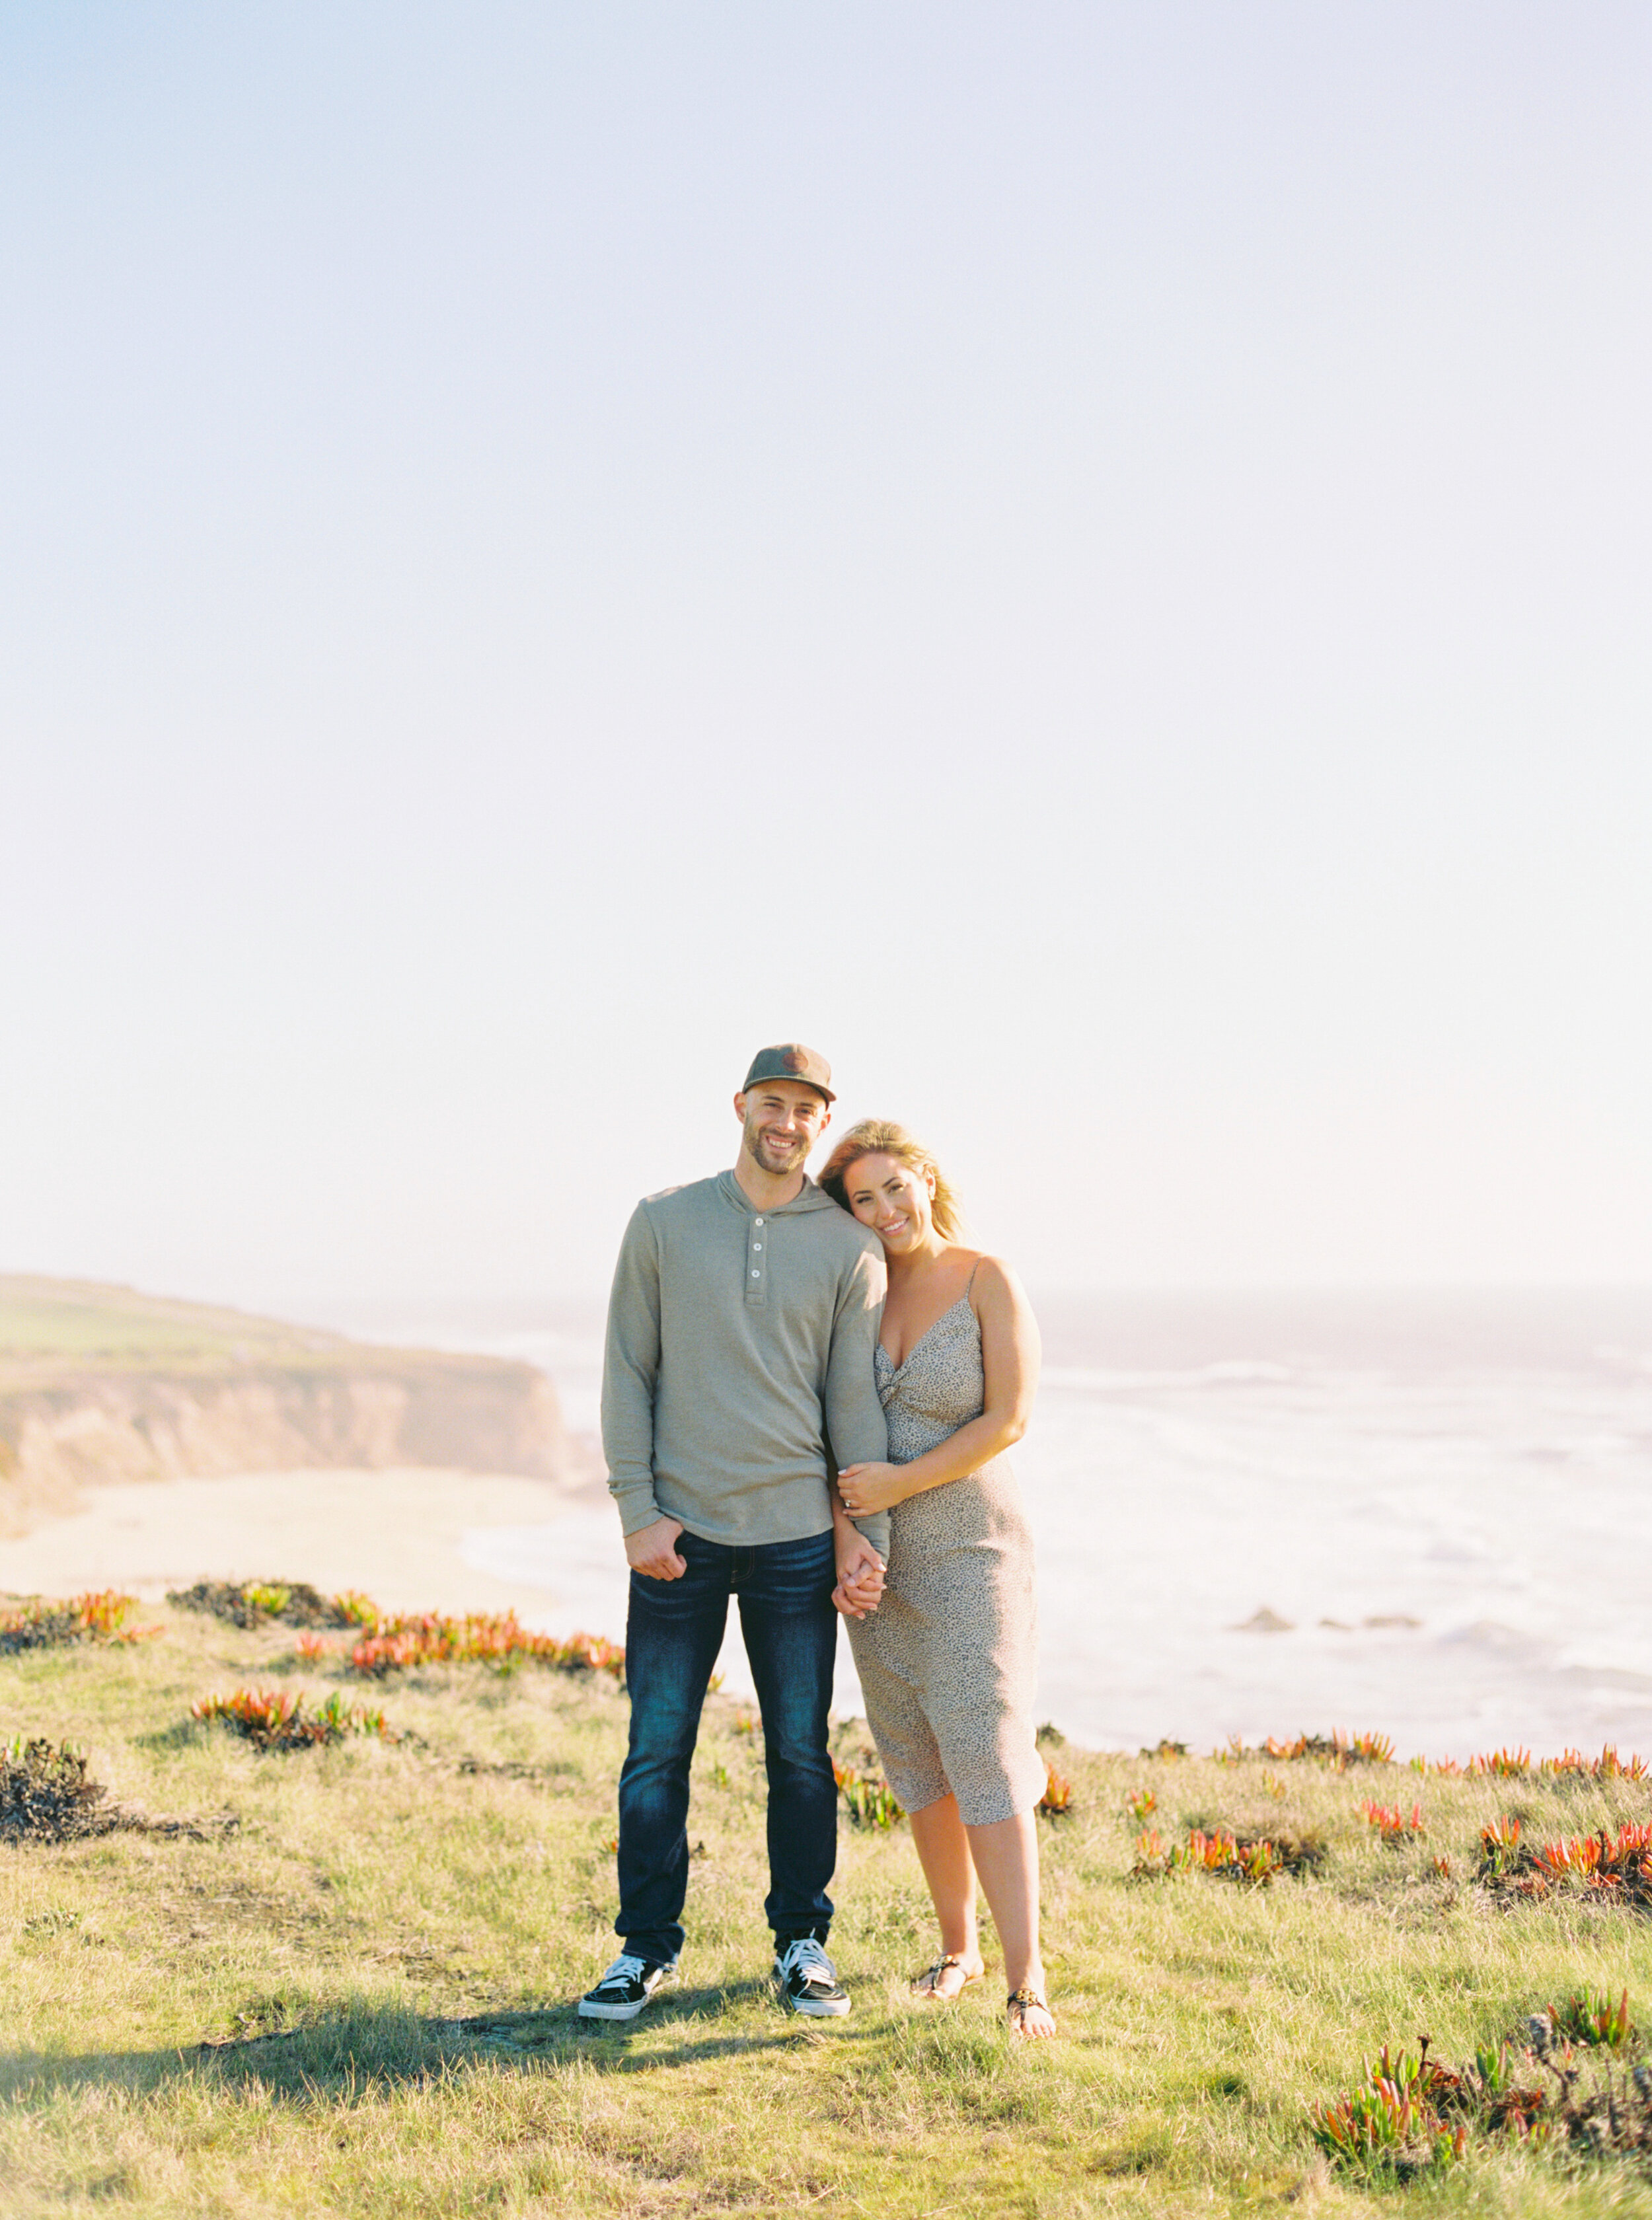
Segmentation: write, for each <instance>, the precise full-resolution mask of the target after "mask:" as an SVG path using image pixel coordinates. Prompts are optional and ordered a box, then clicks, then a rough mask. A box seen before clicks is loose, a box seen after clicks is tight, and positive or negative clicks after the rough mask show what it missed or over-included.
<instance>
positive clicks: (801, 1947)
mask: <svg viewBox="0 0 1652 2220" xmlns="http://www.w3.org/2000/svg"><path fill="white" fill-rule="evenodd" d="M781 1963H782V1965H783V1966H784V1967H785V1968H786V1970H787V1972H788V1973H793V1972H801V1974H803V1976H804V1978H805V1979H806V1980H812V1979H813V1978H814V1975H815V1974H820V1976H821V1978H822V1979H823V1980H828V1981H832V1980H836V1979H837V1975H836V1974H834V1973H833V1972H832V1961H831V1959H830V1958H828V1957H827V1955H826V1952H825V1951H824V1950H823V1949H821V1948H820V1944H819V1943H817V1942H816V1941H815V1939H814V1936H812V1935H800V1936H798V1938H797V1940H796V1942H795V1943H788V1944H787V1946H786V1952H785V1955H784V1956H783V1957H782V1960H781Z"/></svg>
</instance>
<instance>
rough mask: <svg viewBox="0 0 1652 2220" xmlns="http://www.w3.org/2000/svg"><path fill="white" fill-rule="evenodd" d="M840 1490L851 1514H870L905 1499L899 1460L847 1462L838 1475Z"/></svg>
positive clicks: (853, 1515)
mask: <svg viewBox="0 0 1652 2220" xmlns="http://www.w3.org/2000/svg"><path fill="white" fill-rule="evenodd" d="M838 1494H839V1495H841V1496H842V1498H843V1503H844V1509H845V1511H846V1512H848V1513H849V1515H850V1517H851V1518H870V1515H871V1513H872V1512H875V1511H887V1510H888V1507H889V1506H890V1505H891V1504H892V1503H899V1502H901V1500H903V1499H902V1494H901V1468H900V1466H899V1465H898V1464H851V1465H845V1468H844V1469H843V1470H842V1471H841V1472H840V1473H839V1474H838Z"/></svg>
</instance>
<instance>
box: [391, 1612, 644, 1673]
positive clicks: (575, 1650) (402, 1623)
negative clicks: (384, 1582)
mask: <svg viewBox="0 0 1652 2220" xmlns="http://www.w3.org/2000/svg"><path fill="white" fill-rule="evenodd" d="M530 1661H531V1662H534V1663H538V1664H545V1665H553V1666H556V1667H558V1668H559V1669H560V1670H561V1671H563V1672H564V1673H609V1674H613V1676H614V1679H615V1680H616V1681H619V1680H623V1679H624V1677H625V1666H626V1654H625V1651H624V1650H623V1649H621V1648H620V1645H619V1644H618V1643H614V1642H608V1641H605V1640H604V1639H603V1638H602V1636H601V1635H597V1634H570V1635H569V1636H568V1637H567V1638H566V1639H565V1640H563V1639H559V1638H558V1637H557V1636H556V1635H553V1634H535V1633H532V1632H530V1631H529V1630H528V1629H527V1627H525V1626H523V1625H522V1624H521V1622H520V1620H519V1619H518V1618H517V1616H516V1614H515V1612H514V1611H507V1612H467V1613H466V1614H465V1615H464V1617H463V1618H445V1617H444V1616H442V1615H441V1614H440V1613H439V1612H424V1613H422V1614H421V1615H420V1616H418V1617H408V1618H381V1619H378V1620H377V1621H375V1623H374V1624H373V1626H372V1630H371V1632H370V1633H368V1634H367V1635H366V1636H365V1638H364V1639H363V1640H362V1641H360V1642H358V1643H357V1644H356V1646H355V1648H354V1649H353V1650H352V1652H351V1655H350V1662H351V1664H352V1666H353V1667H354V1668H355V1670H356V1671H357V1672H358V1673H362V1674H376V1675H382V1674H386V1673H394V1672H401V1671H405V1670H406V1669H407V1668H408V1667H409V1666H414V1665H468V1664H489V1665H512V1664H515V1663H517V1662H530Z"/></svg>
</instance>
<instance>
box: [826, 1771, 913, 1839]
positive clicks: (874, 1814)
mask: <svg viewBox="0 0 1652 2220" xmlns="http://www.w3.org/2000/svg"><path fill="white" fill-rule="evenodd" d="M832 1779H833V1780H835V1781H836V1782H837V1784H838V1792H839V1793H840V1794H841V1795H842V1797H843V1800H844V1803H845V1806H846V1807H847V1810H848V1812H849V1816H850V1818H851V1819H852V1820H853V1821H854V1823H855V1824H856V1825H857V1827H880V1828H883V1829H886V1830H887V1829H888V1828H890V1827H893V1826H894V1825H895V1822H896V1821H897V1820H898V1819H904V1818H906V1816H907V1815H906V1812H904V1810H903V1809H902V1808H901V1803H900V1800H899V1799H898V1798H897V1797H896V1795H895V1791H894V1789H893V1788H891V1787H890V1786H889V1784H888V1781H887V1780H880V1779H879V1778H878V1776H877V1775H876V1774H870V1773H862V1772H860V1771H858V1770H857V1768H856V1767H854V1766H852V1765H840V1764H839V1763H838V1760H837V1759H836V1758H835V1757H834V1758H833V1759H832Z"/></svg>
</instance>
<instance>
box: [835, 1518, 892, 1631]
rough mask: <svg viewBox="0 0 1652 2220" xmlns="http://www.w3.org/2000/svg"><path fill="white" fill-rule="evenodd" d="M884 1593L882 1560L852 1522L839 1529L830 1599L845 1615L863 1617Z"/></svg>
mask: <svg viewBox="0 0 1652 2220" xmlns="http://www.w3.org/2000/svg"><path fill="white" fill-rule="evenodd" d="M882 1593H883V1560H882V1557H880V1556H878V1554H877V1551H876V1550H875V1549H874V1548H873V1547H872V1545H871V1543H870V1542H869V1541H868V1540H867V1539H866V1537H865V1536H864V1535H863V1534H860V1533H857V1531H856V1530H855V1528H854V1527H852V1526H844V1527H841V1528H839V1529H838V1585H837V1587H835V1588H834V1589H833V1590H832V1603H833V1604H834V1605H835V1606H836V1607H837V1609H838V1611H840V1612H842V1613H843V1615H844V1617H845V1618H865V1616H866V1614H867V1612H869V1611H876V1609H877V1606H878V1600H879V1598H880V1597H881V1596H882Z"/></svg>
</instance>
